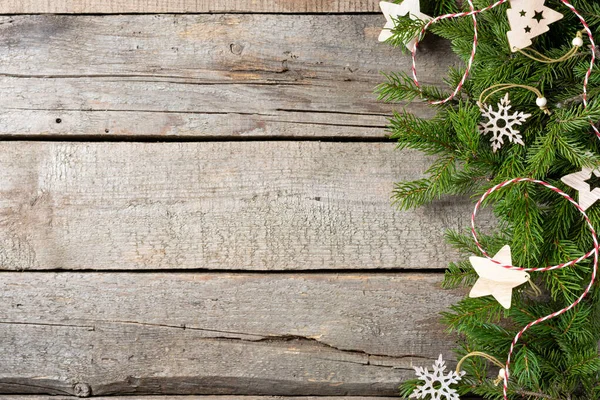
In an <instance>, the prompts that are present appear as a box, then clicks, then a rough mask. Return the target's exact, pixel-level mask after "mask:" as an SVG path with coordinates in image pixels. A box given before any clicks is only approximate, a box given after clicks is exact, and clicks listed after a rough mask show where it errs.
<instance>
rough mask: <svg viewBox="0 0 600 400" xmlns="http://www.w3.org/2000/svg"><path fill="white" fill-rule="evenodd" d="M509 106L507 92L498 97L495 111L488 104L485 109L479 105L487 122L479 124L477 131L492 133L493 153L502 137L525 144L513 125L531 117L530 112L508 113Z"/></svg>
mask: <svg viewBox="0 0 600 400" xmlns="http://www.w3.org/2000/svg"><path fill="white" fill-rule="evenodd" d="M511 108H512V106H511V105H510V100H509V99H508V93H506V95H505V96H504V97H503V98H502V99H500V102H499V103H498V111H495V110H494V109H493V108H492V106H489V105H488V106H487V109H485V108H484V105H482V104H481V105H480V106H479V109H480V110H481V115H482V116H483V117H484V118H487V122H482V123H481V124H479V128H480V129H479V132H480V133H481V134H482V135H487V134H488V133H491V134H492V137H491V138H490V142H491V143H492V149H493V150H494V153H495V152H496V151H498V149H499V148H501V147H502V145H503V144H504V138H506V139H508V141H509V142H511V143H516V144H520V145H521V146H525V143H523V137H522V136H521V135H520V132H519V131H518V130H516V129H515V126H518V125H521V124H522V123H523V122H525V121H527V118H529V117H531V114H525V113H523V112H515V113H512V114H509V111H510V109H511Z"/></svg>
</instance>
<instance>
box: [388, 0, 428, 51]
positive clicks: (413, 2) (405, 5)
mask: <svg viewBox="0 0 600 400" xmlns="http://www.w3.org/2000/svg"><path fill="white" fill-rule="evenodd" d="M379 7H380V8H381V11H382V12H383V15H384V17H385V20H386V23H385V26H384V27H383V30H382V31H381V33H380V34H379V41H380V42H385V41H386V40H388V39H389V38H391V37H392V35H393V34H392V30H393V29H394V27H395V26H396V23H395V22H394V19H398V17H404V16H406V15H407V14H408V16H409V17H410V19H412V20H417V19H419V20H421V21H428V20H430V19H431V17H430V16H428V15H425V14H423V13H422V12H421V5H420V3H419V0H404V1H403V2H402V3H400V4H396V3H390V2H387V1H382V2H380V3H379ZM416 41H417V38H416V37H415V38H413V39H412V40H410V41H409V42H407V43H405V45H406V47H407V48H408V49H409V50H412V49H413V48H414V46H415V43H416Z"/></svg>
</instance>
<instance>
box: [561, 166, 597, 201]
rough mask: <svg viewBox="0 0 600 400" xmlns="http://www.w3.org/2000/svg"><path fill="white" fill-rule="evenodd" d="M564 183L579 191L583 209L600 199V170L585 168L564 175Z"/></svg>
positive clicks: (562, 179)
mask: <svg viewBox="0 0 600 400" xmlns="http://www.w3.org/2000/svg"><path fill="white" fill-rule="evenodd" d="M560 180H561V181H563V183H564V184H565V185H567V186H569V187H572V188H573V189H575V190H577V191H579V201H578V203H579V205H580V206H581V208H583V210H584V211H585V210H587V209H588V208H590V207H591V206H592V205H593V204H594V203H595V202H596V201H598V200H600V170H598V169H592V168H583V169H582V170H581V171H579V172H575V173H573V174H569V175H566V176H563V177H562V178H561V179H560Z"/></svg>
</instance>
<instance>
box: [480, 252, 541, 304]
mask: <svg viewBox="0 0 600 400" xmlns="http://www.w3.org/2000/svg"><path fill="white" fill-rule="evenodd" d="M493 260H495V261H497V262H498V263H495V262H494V261H492V260H488V259H487V258H484V257H474V256H473V257H470V258H469V261H470V262H471V265H472V266H473V269H475V272H477V275H479V279H478V280H477V282H476V283H475V286H473V288H472V289H471V292H470V293H469V297H482V296H487V295H492V296H494V298H495V299H496V300H497V301H498V303H500V304H502V307H504V308H506V309H508V308H510V305H511V301H512V290H513V288H515V287H517V286H520V285H522V284H524V283H525V282H527V281H528V280H529V274H528V273H527V272H523V271H517V270H511V269H506V268H503V267H502V266H501V265H512V258H511V256H510V246H508V245H507V246H504V247H502V248H501V249H500V251H499V252H498V253H496V255H495V256H494V257H493Z"/></svg>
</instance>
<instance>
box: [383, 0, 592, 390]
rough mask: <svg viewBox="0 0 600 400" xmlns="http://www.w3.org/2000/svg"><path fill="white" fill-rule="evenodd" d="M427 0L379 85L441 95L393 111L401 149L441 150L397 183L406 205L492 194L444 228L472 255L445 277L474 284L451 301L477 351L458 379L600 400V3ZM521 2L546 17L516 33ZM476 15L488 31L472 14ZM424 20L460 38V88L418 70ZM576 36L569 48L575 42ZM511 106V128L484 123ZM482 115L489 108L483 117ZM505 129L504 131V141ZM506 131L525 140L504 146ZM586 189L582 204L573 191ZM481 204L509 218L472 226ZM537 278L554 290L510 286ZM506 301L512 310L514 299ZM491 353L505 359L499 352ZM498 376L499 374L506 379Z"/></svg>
mask: <svg viewBox="0 0 600 400" xmlns="http://www.w3.org/2000/svg"><path fill="white" fill-rule="evenodd" d="M421 3H422V4H421V5H422V6H423V10H425V11H426V12H427V13H428V14H431V15H433V16H434V17H433V18H432V19H431V20H429V21H428V22H427V23H425V25H424V26H423V28H422V30H421V33H420V34H419V35H418V37H417V40H416V42H415V46H414V48H413V51H412V59H413V67H412V71H411V72H412V73H409V74H407V73H402V72H400V73H395V74H388V75H387V82H386V83H384V84H382V85H380V86H379V87H378V89H377V90H378V93H379V96H380V98H381V99H382V100H385V101H390V102H405V101H412V100H414V99H417V98H420V99H423V100H425V101H427V103H429V104H431V105H435V112H436V115H435V116H434V117H433V118H431V119H423V118H420V117H418V116H415V115H412V114H410V113H409V112H407V111H398V112H397V113H396V114H395V115H394V117H393V118H392V119H391V121H390V131H391V137H392V138H394V139H396V140H398V144H399V148H400V149H415V150H421V151H423V152H424V153H426V154H427V155H429V156H437V160H436V161H434V162H433V163H432V165H431V167H430V168H429V169H428V170H427V171H425V176H424V177H423V178H420V179H418V180H414V181H409V182H399V183H397V184H396V186H395V189H394V197H395V204H396V205H397V206H398V207H399V208H401V209H409V208H415V207H419V206H422V205H425V204H428V203H430V202H432V201H434V200H436V199H439V198H441V197H444V196H445V195H459V194H461V195H465V194H466V195H470V196H473V195H477V196H481V197H480V199H479V201H478V202H477V203H476V205H475V209H474V211H473V215H472V218H471V229H470V232H465V231H463V230H462V229H458V230H451V231H449V232H447V234H446V235H447V239H448V241H449V242H450V243H451V244H452V245H454V246H455V247H456V248H457V249H458V250H459V251H460V252H461V253H462V254H465V255H466V254H468V256H466V257H464V258H462V259H461V260H460V261H458V262H452V263H450V265H449V267H448V270H447V271H446V274H445V277H444V283H443V287H444V288H446V289H452V288H457V287H466V288H470V290H471V292H472V293H470V294H471V295H470V296H467V297H466V298H464V299H463V300H461V301H460V302H459V303H457V304H455V305H453V306H452V307H451V308H450V310H449V311H448V312H445V313H444V314H443V317H442V320H443V322H444V323H445V324H447V326H448V328H449V330H450V331H452V332H455V333H457V334H458V335H459V336H460V338H459V342H458V343H459V345H458V347H457V349H456V354H457V359H458V358H461V357H463V356H465V354H467V356H470V355H473V354H476V357H477V358H479V360H474V359H473V358H469V359H468V360H467V361H465V362H464V363H463V361H462V360H461V362H460V363H463V366H462V369H460V368H459V371H461V372H462V371H464V372H465V374H464V376H462V379H461V380H460V381H458V382H457V383H454V384H453V388H454V390H456V391H457V393H465V394H466V393H469V394H473V395H476V396H481V397H484V398H495V399H504V400H509V399H510V400H525V399H534V398H539V399H552V400H557V399H567V398H568V399H571V400H596V399H598V398H600V384H598V382H600V357H599V354H598V342H600V287H597V286H595V285H594V283H595V281H596V277H597V273H598V251H599V245H598V239H597V236H596V232H595V230H594V226H600V212H597V210H595V208H594V206H593V204H594V203H593V202H595V200H596V198H595V197H594V198H591V197H589V196H590V195H592V194H593V195H594V196H595V190H596V189H597V188H598V190H600V140H597V138H600V131H599V130H598V128H597V127H596V123H597V121H598V120H599V119H600V102H599V101H598V97H597V96H598V94H600V74H598V73H596V71H597V67H596V66H595V60H596V57H597V54H596V52H597V49H596V44H595V42H594V37H593V33H592V32H595V31H597V30H598V29H600V3H598V2H597V1H592V0H580V1H577V3H575V6H574V5H573V4H571V3H570V1H568V0H558V1H557V2H555V3H556V7H555V6H554V5H553V7H554V8H556V9H557V10H558V11H560V12H562V14H564V16H562V14H560V13H559V14H560V15H561V16H562V17H560V18H559V17H558V16H557V15H556V14H554V13H553V10H552V9H550V8H549V7H547V6H546V5H545V4H544V2H540V1H530V2H527V1H518V0H517V1H514V0H513V1H511V2H510V7H509V4H508V1H507V0H498V1H496V2H493V3H485V2H484V3H483V5H484V7H483V8H481V9H477V10H473V9H471V3H468V4H465V8H463V9H462V10H461V9H459V7H460V6H459V5H456V3H455V2H454V1H437V0H435V1H434V0H421ZM478 4H479V6H481V5H482V3H481V2H480V3H478ZM486 4H487V5H486ZM559 5H561V6H559ZM466 6H468V9H467V7H466ZM519 6H522V7H523V8H521V10H518V11H524V12H525V16H523V17H521V16H520V13H519V14H518V15H519V17H521V18H529V19H530V21H531V20H533V21H534V22H535V23H539V26H537V27H536V29H533V28H534V27H531V28H532V29H531V32H525V30H524V27H523V32H524V33H527V35H525V38H524V39H523V38H522V37H521V38H517V36H518V35H517V34H519V35H520V33H519V32H517V30H518V24H517V22H515V21H513V19H514V18H515V16H514V15H511V12H508V13H507V10H509V9H510V10H513V9H518V8H519ZM559 7H560V8H559ZM530 8H532V9H533V13H532V14H529V12H530V11H531V10H530ZM428 10H435V12H429V11H428ZM558 11H556V13H558ZM536 13H538V14H537V15H536ZM475 16H477V24H478V26H479V29H477V28H475V29H474V28H473V26H472V25H471V21H470V19H471V18H473V17H475ZM508 18H510V19H511V21H508ZM538 20H539V21H538ZM507 22H508V24H507ZM509 24H510V31H511V32H513V33H511V34H508V32H507V26H508V25H509ZM548 31H550V32H548ZM426 32H427V34H428V35H429V34H436V35H438V36H441V37H443V38H445V39H448V40H450V41H451V42H452V50H453V51H454V52H455V53H456V54H457V55H458V56H459V57H460V58H461V59H462V60H463V61H464V63H465V67H464V68H462V69H456V68H454V69H452V70H451V71H450V73H449V75H448V77H447V79H446V82H448V84H449V85H450V86H451V87H452V89H451V90H449V91H446V90H443V89H440V87H434V86H430V85H426V84H423V83H421V82H419V81H418V79H417V71H418V68H419V65H418V63H417V60H416V56H415V53H416V51H415V50H416V49H417V48H418V46H419V42H420V40H421V38H422V37H423V36H424V35H425V33H426ZM544 32H548V34H546V35H544V36H543V38H542V37H540V38H539V39H538V40H537V42H536V50H535V53H534V50H533V49H528V50H527V52H523V51H522V49H521V48H524V47H527V46H529V45H531V39H532V38H534V37H538V36H539V35H540V34H542V33H544ZM505 33H506V34H507V37H508V38H509V41H511V42H513V41H517V40H520V41H521V42H519V44H518V45H515V46H514V47H515V49H517V50H521V51H520V52H519V54H513V50H515V49H513V44H514V43H511V45H510V46H511V48H510V49H509V48H507V45H506V41H505V40H504V41H503V40H498V35H504V34H505ZM582 34H583V35H582ZM394 35H395V34H394ZM513 35H515V36H514V37H513V39H511V36H513ZM565 37H567V38H575V39H573V41H572V42H571V41H570V40H565ZM392 41H393V37H392V40H390V42H392ZM471 42H472V43H473V46H472V48H471V46H469V44H470V43H471ZM478 44H481V45H480V46H479V48H477V45H478ZM571 44H572V45H573V48H571V49H570V50H569V51H568V52H567V53H566V54H565V46H569V45H571ZM523 46H524V47H523ZM532 54H533V56H532ZM475 55H476V57H475ZM474 57H475V58H474ZM473 60H474V62H472V61H473ZM467 77H468V78H467ZM503 82H510V85H509V86H510V87H511V88H515V89H514V93H513V90H512V89H511V90H510V103H508V100H509V98H508V97H506V95H505V92H507V93H508V91H509V89H508V88H502V89H501V90H502V96H504V98H503V100H501V101H500V104H499V105H498V106H497V107H489V106H487V105H486V106H482V104H484V103H485V100H484V101H480V99H481V97H482V96H483V97H486V96H484V95H483V94H484V93H486V92H488V93H489V91H490V88H496V89H498V87H499V86H502V85H503V84H504V83H503ZM516 88H528V89H529V90H530V91H533V90H531V88H536V90H537V91H538V92H539V93H536V92H535V91H533V92H534V94H535V96H534V95H532V94H531V93H528V92H527V91H522V90H517V89H516ZM541 90H543V95H542V94H541ZM494 93H497V91H492V92H491V93H490V94H489V95H488V97H489V96H490V95H493V94H494ZM507 103H508V104H507ZM506 107H512V108H510V109H508V110H506V109H505V108H506ZM538 107H539V108H538ZM513 109H514V110H519V111H521V112H522V114H523V118H520V119H519V118H518V116H514V118H515V119H518V120H519V122H518V123H513V124H511V128H512V129H513V130H512V131H510V130H509V133H508V134H502V133H499V132H498V131H497V130H496V129H497V128H502V126H500V127H497V128H488V131H486V132H484V131H483V130H484V128H483V127H482V126H481V125H486V124H490V123H496V124H497V123H499V124H500V125H503V122H498V121H500V120H501V118H498V117H497V115H503V116H508V117H513V115H512V114H511V111H512V110H513ZM540 109H541V110H540ZM509 110H510V111H509ZM540 111H543V112H540ZM484 113H488V115H483V118H482V114H484ZM482 119H484V122H483V124H482ZM509 123H510V121H509ZM495 126H497V125H495ZM480 129H481V130H482V131H481V132H480ZM494 132H496V133H494ZM513 132H514V133H513ZM485 134H489V135H492V136H491V137H492V144H494V143H497V145H496V146H490V145H489V143H488V141H487V140H483V139H484V138H485V136H483V135H485ZM495 137H498V138H501V139H502V142H500V141H498V140H495V141H494V138H495ZM518 141H520V142H521V143H519V142H518ZM506 142H512V143H517V144H520V145H519V146H501V147H500V146H498V145H503V144H506ZM499 148H502V151H498V149H499ZM578 170H579V171H580V172H576V173H573V171H578ZM596 172H597V173H596ZM596 178H599V179H598V182H596ZM583 185H586V186H583ZM573 189H575V190H573ZM563 190H564V191H563ZM578 191H579V204H578V203H577V202H576V201H575V200H574V199H573V198H572V196H575V195H576V194H577V193H578ZM586 196H588V197H586ZM565 200H566V201H565ZM482 204H486V205H487V207H489V208H492V209H493V212H494V215H495V217H496V221H497V223H498V229H497V230H494V231H492V232H489V233H488V234H487V235H481V234H480V233H478V232H477V229H476V226H475V217H476V215H477V213H478V210H479V208H480V207H481V206H482ZM586 209H587V210H590V214H589V215H588V214H587V213H586ZM505 245H509V246H510V249H511V250H510V252H509V251H508V249H506V248H503V249H502V250H500V252H499V254H496V255H494V256H493V257H492V256H490V255H488V254H487V252H486V250H485V248H488V247H489V248H495V249H499V248H502V246H505ZM590 249H591V250H590ZM511 258H512V259H511ZM548 264H552V265H548ZM517 266H518V267H517ZM496 271H502V272H500V275H503V274H504V273H505V272H506V273H507V274H506V276H510V278H509V281H510V286H511V287H510V289H507V288H506V287H503V288H502V289H501V290H499V286H501V285H502V283H503V282H502V280H501V279H498V278H497V275H496ZM513 274H514V275H513ZM517 274H519V275H518V276H519V278H516V277H517ZM513 276H514V277H515V278H514V279H513ZM527 278H529V282H530V283H531V285H532V288H536V287H537V288H539V290H541V292H542V293H543V295H541V296H538V295H535V294H534V295H531V294H530V293H528V292H526V291H524V290H519V291H513V290H512V289H513V288H514V287H517V286H519V284H518V283H517V282H523V283H524V282H527V280H528V279H527ZM486 279H487V282H486ZM511 279H512V280H511ZM499 281H500V282H499ZM534 282H535V284H534ZM504 283H506V282H504ZM499 284H500V285H499ZM498 292H501V293H502V294H501V295H499V296H498V297H500V299H499V300H500V301H499V302H497V301H495V300H494V299H492V298H491V297H490V296H489V295H491V296H493V297H494V298H495V297H496V296H495V294H498ZM507 292H508V299H507ZM511 292H512V296H511ZM507 301H510V303H508V305H510V308H506V307H505V306H506V305H507ZM500 303H503V304H500ZM480 358H484V359H486V360H488V361H490V360H495V361H494V362H493V363H491V364H490V363H489V362H485V361H484V360H481V359H480ZM460 363H459V364H460ZM490 368H493V369H492V370H490ZM498 369H499V370H500V371H498ZM498 374H499V377H501V379H500V380H498V379H495V376H496V375H498ZM500 381H501V382H502V385H499V386H496V384H498V383H500ZM422 384H423V381H422V380H420V379H414V380H410V381H407V382H404V383H403V384H402V386H401V395H402V396H406V397H408V396H410V395H412V394H414V393H418V394H417V396H423V397H427V396H432V395H431V394H427V393H425V394H421V393H422V392H420V391H418V392H417V388H418V387H420V386H421V385H422ZM413 397H416V396H413Z"/></svg>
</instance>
